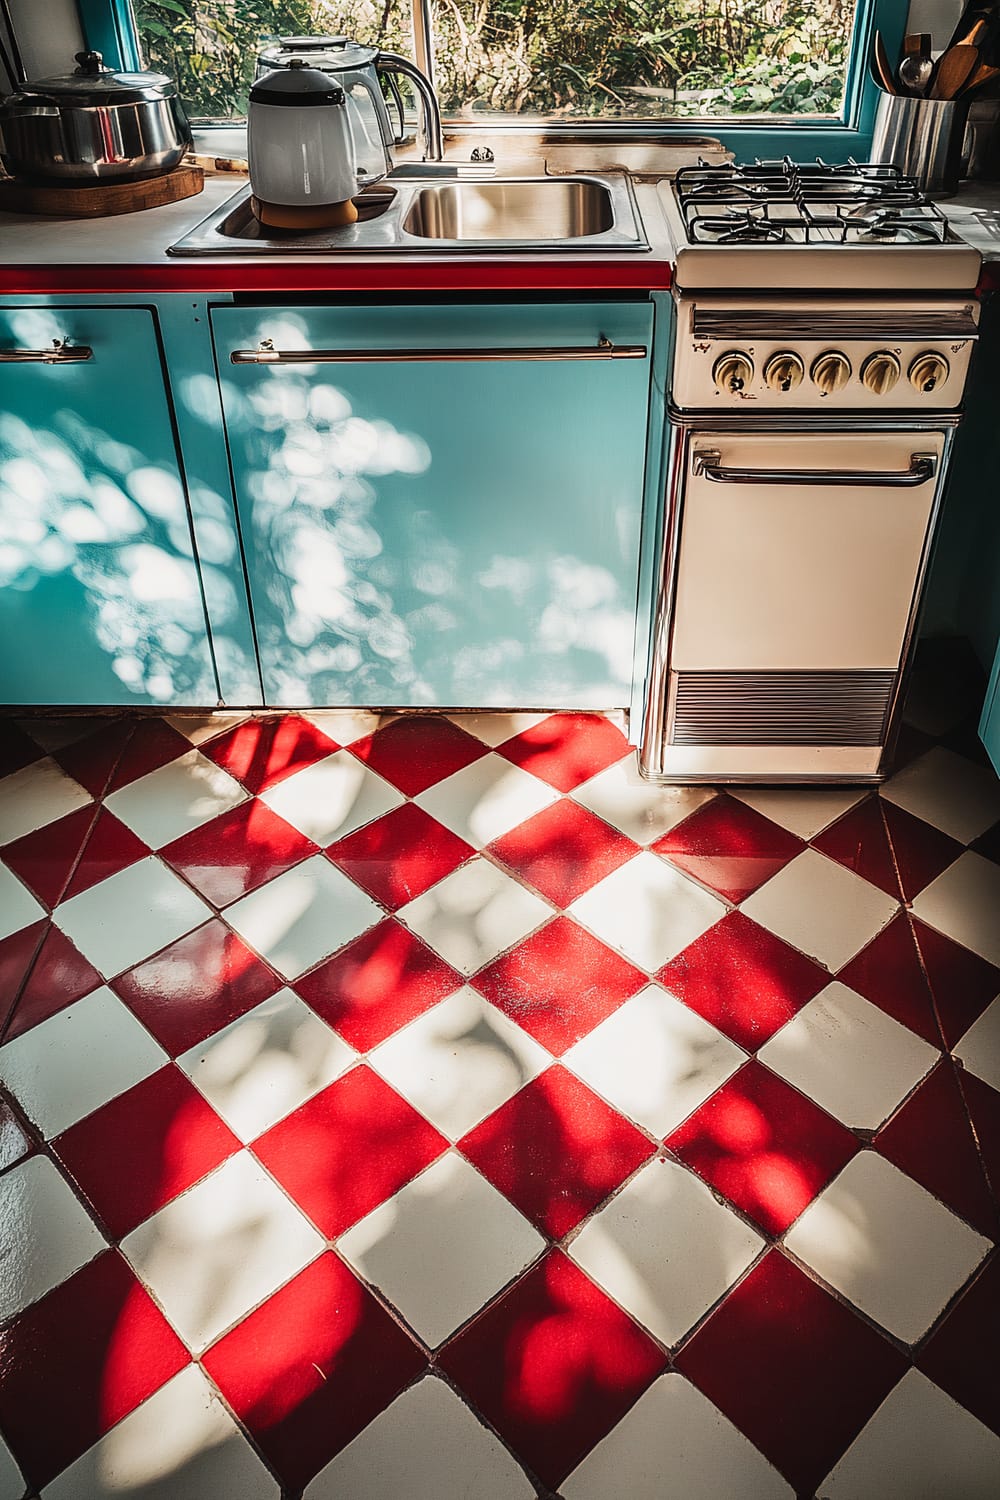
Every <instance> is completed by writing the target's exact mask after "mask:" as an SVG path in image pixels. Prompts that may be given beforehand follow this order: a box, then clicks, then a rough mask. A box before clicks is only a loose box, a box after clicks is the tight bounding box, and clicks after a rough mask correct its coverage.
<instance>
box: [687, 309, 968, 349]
mask: <svg viewBox="0 0 1000 1500" xmlns="http://www.w3.org/2000/svg"><path fill="white" fill-rule="evenodd" d="M977 331H978V329H977V324H976V318H975V314H974V312H973V311H972V310H971V309H969V308H963V309H960V310H959V311H957V312H956V311H955V310H954V309H953V308H949V309H948V310H947V311H944V310H942V311H941V312H929V311H927V310H922V311H919V312H918V311H911V312H903V313H901V312H900V311H899V309H884V310H882V311H880V310H878V309H877V308H873V309H872V310H871V312H864V313H858V312H843V313H837V312H833V311H831V312H821V311H820V310H819V309H818V308H812V309H811V310H810V311H809V312H796V311H794V310H790V309H789V310H785V311H784V312H782V311H780V310H777V309H770V308H758V309H757V310H754V309H752V308H746V309H735V308H734V309H731V310H728V311H727V310H726V309H722V308H710V307H696V308H695V310H694V319H693V323H692V332H693V335H694V337H695V338H696V339H697V338H705V339H722V338H724V339H793V338H801V339H871V340H872V341H873V342H877V341H878V340H880V339H884V340H887V341H893V342H898V340H899V339H900V338H901V337H905V338H906V339H908V340H911V339H929V340H934V339H972V338H975V337H976V334H977Z"/></svg>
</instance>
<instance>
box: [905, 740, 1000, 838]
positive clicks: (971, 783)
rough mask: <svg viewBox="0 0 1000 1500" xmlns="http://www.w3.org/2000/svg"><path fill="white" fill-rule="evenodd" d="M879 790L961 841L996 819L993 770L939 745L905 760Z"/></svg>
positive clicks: (998, 787)
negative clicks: (924, 753)
mask: <svg viewBox="0 0 1000 1500" xmlns="http://www.w3.org/2000/svg"><path fill="white" fill-rule="evenodd" d="M879 794H880V796H882V797H885V799H886V800H887V801H888V802H895V804H896V806H897V807H902V808H905V809H906V811H907V812H910V813H913V815H914V816H915V817H917V818H923V819H924V821H925V822H927V823H933V824H934V826H935V828H941V829H943V830H944V832H945V833H949V834H951V837H952V838H953V839H959V840H960V841H961V842H962V843H963V844H971V842H972V840H973V839H975V838H978V837H979V835H980V834H981V833H985V832H986V830H987V828H992V827H993V824H994V823H996V822H998V821H1000V782H998V781H997V778H996V775H995V774H994V772H993V771H991V770H990V769H989V768H988V767H987V766H980V765H977V764H976V762H975V761H972V760H968V759H966V757H965V756H964V755H956V754H955V753H954V751H953V750H946V749H945V748H944V747H943V746H942V745H935V746H934V749H933V750H928V752H927V754H926V755H921V756H920V758H919V759H918V760H914V761H911V762H910V764H909V765H908V766H904V767H903V769H902V771H900V772H899V774H898V775H896V776H893V777H892V779H891V780H890V781H887V782H886V783H885V784H884V786H882V787H880V789H879Z"/></svg>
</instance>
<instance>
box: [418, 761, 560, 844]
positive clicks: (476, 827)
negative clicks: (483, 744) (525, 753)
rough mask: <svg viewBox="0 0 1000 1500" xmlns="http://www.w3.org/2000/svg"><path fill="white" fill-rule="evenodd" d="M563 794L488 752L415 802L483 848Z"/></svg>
mask: <svg viewBox="0 0 1000 1500" xmlns="http://www.w3.org/2000/svg"><path fill="white" fill-rule="evenodd" d="M558 798H559V793H558V792H557V791H556V789H555V787H551V786H548V785H547V784H546V783H545V782H544V781H539V779H538V777H537V776H532V775H531V774H530V772H528V771H522V770H521V768H520V766H515V765H512V764H511V763H510V761H509V760H504V758H503V756H502V755H492V754H490V755H483V756H481V757H480V759H479V760H475V761H473V762H472V765H471V766H464V767H463V768H462V770H461V771H456V772H455V773H454V775H453V776H446V777H445V779H444V780H443V781H438V782H436V783H435V784H434V786H432V787H428V789H427V791H425V792H421V793H420V795H419V797H415V798H414V799H413V800H414V801H415V802H416V803H418V804H419V806H420V807H422V808H424V809H425V811H427V812H429V813H430V815H431V817H433V818H436V819H437V821H438V822H439V823H443V824H444V826H445V827H446V828H450V829H451V830H452V832H453V833H457V834H458V836H459V838H463V839H465V841H466V843H467V844H471V845H472V847H473V848H474V849H481V848H482V847H483V845H484V844H490V843H492V842H493V840H494V839H498V838H500V836H501V835H502V834H505V833H509V832H510V830H511V829H512V828H516V827H517V826H518V824H519V823H524V822H526V821H527V819H528V818H533V817H534V816H535V814H536V813H540V812H541V811H542V809H543V808H545V807H550V806H551V805H552V803H553V802H556V801H557V800H558Z"/></svg>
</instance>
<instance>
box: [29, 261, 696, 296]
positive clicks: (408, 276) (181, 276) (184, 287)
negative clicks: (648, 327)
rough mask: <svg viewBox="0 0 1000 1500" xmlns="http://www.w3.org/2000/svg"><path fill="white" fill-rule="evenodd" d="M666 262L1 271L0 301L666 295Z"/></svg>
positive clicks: (176, 264) (178, 264)
mask: <svg viewBox="0 0 1000 1500" xmlns="http://www.w3.org/2000/svg"><path fill="white" fill-rule="evenodd" d="M671 271H672V267H671V266H670V264H669V262H667V261H656V260H650V259H649V257H648V256H644V257H642V258H641V260H629V261H626V260H624V259H618V260H604V261H572V262H571V261H568V260H566V259H565V258H560V259H559V260H558V261H555V260H554V261H550V262H543V261H537V260H535V261H530V262H524V261H515V262H510V261H506V262H502V261H497V260H489V261H486V260H481V261H468V260H463V261H460V262H459V261H447V262H443V261H435V262H433V263H429V262H427V261H426V260H420V261H417V260H411V261H401V260H398V259H397V260H394V261H393V263H392V265H391V267H389V266H387V265H386V263H385V262H384V261H381V262H378V263H374V262H372V261H368V262H358V261H355V262H353V263H350V264H348V263H347V262H346V261H340V262H339V263H336V264H334V263H331V262H330V261H329V260H325V261H322V262H316V261H310V262H309V263H308V264H303V263H302V262H301V261H280V262H276V261H274V260H273V259H270V258H269V259H266V260H258V261H252V262H250V263H247V262H245V261H240V262H239V263H234V262H233V261H226V262H224V263H220V262H216V261H213V262H206V261H204V260H196V259H191V260H182V259H177V260H172V261H170V262H169V263H165V264H157V265H150V264H146V265H119V264H114V265H55V264H50V265H44V266H30V265H25V266H17V265H15V266H0V294H4V295H11V294H14V295H17V294H24V295H28V294H31V295H34V294H39V293H41V294H45V293H59V292H92V293H98V292H100V293H108V292H121V293H134V292H139V293H142V292H201V293H206V292H208V293H212V292H217V293H226V292H492V291H521V292H527V291H560V292H583V291H635V290H641V291H665V290H666V289H667V288H668V287H669V286H670V283H671Z"/></svg>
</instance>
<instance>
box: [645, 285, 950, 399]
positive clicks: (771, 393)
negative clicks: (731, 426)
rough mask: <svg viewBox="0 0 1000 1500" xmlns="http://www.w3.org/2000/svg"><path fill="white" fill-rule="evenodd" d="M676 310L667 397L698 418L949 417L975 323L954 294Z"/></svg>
mask: <svg viewBox="0 0 1000 1500" xmlns="http://www.w3.org/2000/svg"><path fill="white" fill-rule="evenodd" d="M676 305H677V334H676V344H675V352H674V367H673V377H672V386H671V393H672V399H673V402H674V404H675V405H676V406H678V407H680V408H682V409H693V410H700V411H711V410H713V409H714V410H737V409H739V408H740V407H742V406H744V405H748V404H752V405H754V406H758V407H761V408H766V409H767V410H769V411H776V412H777V411H801V410H816V411H818V410H821V409H822V408H824V407H826V408H828V409H833V410H838V411H862V412H864V411H868V412H872V413H874V412H876V411H928V412H930V411H950V410H953V409H954V408H956V407H958V406H960V405H961V403H962V397H963V395H964V391H965V381H966V376H967V374H968V367H969V359H970V357H971V354H972V349H973V347H974V344H975V340H976V337H977V329H978V320H979V306H978V304H977V303H976V302H974V301H970V300H968V299H958V298H955V297H940V298H937V299H930V298H927V299H923V298H921V299H916V298H913V299H910V298H907V299H906V301H905V303H902V304H900V305H894V304H893V303H891V302H888V301H887V300H886V299H885V298H882V299H875V298H871V299H868V298H866V299H861V298H851V299H850V300H847V299H845V300H844V301H836V300H830V301H828V302H825V303H823V304H822V305H817V304H815V303H808V304H806V303H804V302H803V303H799V302H797V301H792V299H786V300H781V301H779V299H777V298H773V299H772V298H756V299H750V298H747V299H744V300H742V301H740V302H736V301H734V300H733V301H731V300H729V299H728V298H727V299H723V298H714V297H713V298H711V299H709V298H707V297H705V298H698V299H688V298H686V297H684V296H680V297H678V298H677V304H676ZM904 330H905V332H904Z"/></svg>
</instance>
